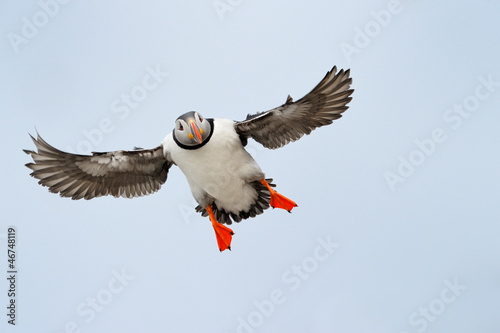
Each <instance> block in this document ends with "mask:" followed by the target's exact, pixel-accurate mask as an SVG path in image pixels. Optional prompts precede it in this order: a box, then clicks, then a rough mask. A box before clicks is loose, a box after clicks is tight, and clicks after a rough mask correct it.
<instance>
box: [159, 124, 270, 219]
mask: <svg viewBox="0 0 500 333" xmlns="http://www.w3.org/2000/svg"><path fill="white" fill-rule="evenodd" d="M164 147H165V148H166V150H167V151H168V152H169V153H170V157H171V159H172V160H173V161H174V163H175V164H176V165H177V166H178V167H179V168H180V169H181V171H182V172H183V173H184V175H185V176H186V178H187V180H188V182H189V185H190V187H191V192H192V193H193V196H194V198H195V200H196V201H197V202H198V203H199V204H200V205H201V206H202V207H204V206H206V205H207V204H208V203H209V200H210V201H211V199H212V198H213V199H215V203H216V205H217V206H218V207H220V208H223V209H225V210H226V211H228V212H233V213H235V214H237V213H238V212H239V211H242V210H243V211H247V210H248V209H249V208H250V206H251V204H252V203H254V202H255V200H256V199H257V192H256V191H255V189H254V188H253V187H252V186H251V185H249V184H248V183H249V182H252V181H256V180H261V179H263V178H264V173H263V172H262V170H261V169H260V167H259V165H258V164H257V163H256V162H255V160H254V159H253V158H252V157H251V156H250V154H248V152H247V151H246V150H245V149H244V148H243V146H242V145H241V142H240V139H239V137H238V134H237V133H236V131H235V130H234V126H233V121H231V120H227V119H214V133H213V134H212V137H211V139H210V141H209V142H208V143H207V144H206V145H204V146H203V147H201V148H198V149H194V150H187V149H182V148H180V147H179V146H177V144H176V143H175V142H174V140H173V138H172V134H169V135H168V136H167V137H166V138H165V140H164ZM207 194H208V196H210V197H207Z"/></svg>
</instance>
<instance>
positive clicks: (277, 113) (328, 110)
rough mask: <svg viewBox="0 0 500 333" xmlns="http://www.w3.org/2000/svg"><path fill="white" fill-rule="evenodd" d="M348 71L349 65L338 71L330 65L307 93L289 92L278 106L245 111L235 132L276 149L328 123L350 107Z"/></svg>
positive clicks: (351, 90) (351, 91) (236, 125)
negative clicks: (294, 95)
mask: <svg viewBox="0 0 500 333" xmlns="http://www.w3.org/2000/svg"><path fill="white" fill-rule="evenodd" d="M349 74H350V70H349V69H348V70H346V71H344V70H343V69H341V70H340V71H339V72H338V73H337V67H333V69H332V70H331V71H329V72H328V73H327V74H326V75H325V77H324V78H323V80H322V81H321V82H320V83H319V84H318V85H317V86H316V87H314V89H313V90H311V92H310V93H308V94H307V95H305V96H304V97H302V98H301V99H299V100H298V101H296V102H293V100H292V98H291V97H290V96H288V98H287V100H286V103H285V104H283V105H281V106H279V107H277V108H274V109H271V110H269V111H265V112H260V113H257V114H254V115H248V116H247V119H246V120H243V121H239V122H236V123H235V128H236V132H237V133H238V134H239V135H240V136H241V137H242V138H244V139H247V138H250V137H251V138H253V139H254V140H255V141H257V142H259V143H261V144H262V145H263V146H264V147H266V148H270V149H276V148H280V147H283V146H284V145H286V144H288V143H289V142H293V141H296V140H298V139H300V138H301V137H302V136H303V135H304V134H306V135H307V134H310V133H311V131H313V130H314V129H315V128H318V127H321V126H325V125H329V124H331V123H332V122H333V121H334V120H336V119H338V118H340V117H342V113H343V112H344V111H346V110H347V109H348V108H349V107H348V106H347V104H348V103H349V102H350V101H351V99H352V97H350V96H351V94H352V93H353V91H354V89H349V87H350V85H351V83H352V78H350V77H349ZM242 141H243V140H242Z"/></svg>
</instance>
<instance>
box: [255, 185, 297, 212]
mask: <svg viewBox="0 0 500 333" xmlns="http://www.w3.org/2000/svg"><path fill="white" fill-rule="evenodd" d="M260 182H261V183H262V185H264V186H265V187H267V189H268V190H269V192H270V193H271V202H270V205H271V207H273V208H281V209H285V210H286V211H288V212H289V213H291V212H292V209H293V208H294V207H297V204H296V203H295V201H293V200H290V199H288V198H287V197H285V196H284V195H281V194H279V193H278V192H276V191H275V190H273V189H272V188H271V186H269V184H268V183H267V181H266V180H265V179H262V180H261V181H260Z"/></svg>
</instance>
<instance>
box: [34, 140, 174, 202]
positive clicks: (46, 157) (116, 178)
mask: <svg viewBox="0 0 500 333" xmlns="http://www.w3.org/2000/svg"><path fill="white" fill-rule="evenodd" d="M30 136H31V135H30ZM31 138H32V139H33V142H34V143H35V145H36V148H37V150H38V151H37V152H34V151H31V150H24V152H25V153H26V154H29V155H31V157H32V158H33V161H34V163H28V164H26V166H27V167H28V168H30V169H31V170H33V172H32V173H31V176H33V177H35V178H37V179H40V181H39V182H38V183H39V184H41V185H43V186H47V187H48V188H49V191H50V192H53V193H59V194H60V195H61V196H62V197H70V198H71V199H74V200H78V199H82V198H84V199H92V198H96V197H100V196H104V195H112V196H114V197H126V198H132V197H137V196H143V195H148V194H150V193H153V192H156V191H158V190H159V189H160V186H161V185H162V184H163V183H165V181H166V180H167V174H168V169H169V168H170V167H171V166H172V164H173V162H172V161H171V160H169V158H168V156H165V155H166V154H164V152H163V147H162V146H158V147H156V148H154V149H143V150H133V151H124V150H120V151H115V152H109V153H92V155H76V154H70V153H66V152H63V151H60V150H58V149H56V148H54V147H52V146H51V145H49V144H48V143H47V142H45V140H43V139H42V138H41V137H40V135H37V138H36V139H35V138H34V137H33V136H31Z"/></svg>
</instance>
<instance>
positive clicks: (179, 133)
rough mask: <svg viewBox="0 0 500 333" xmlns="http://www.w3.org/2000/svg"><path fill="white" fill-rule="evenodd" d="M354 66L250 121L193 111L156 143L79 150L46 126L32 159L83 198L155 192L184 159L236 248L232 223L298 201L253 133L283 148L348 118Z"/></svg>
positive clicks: (46, 180) (206, 212)
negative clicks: (62, 144) (259, 157)
mask: <svg viewBox="0 0 500 333" xmlns="http://www.w3.org/2000/svg"><path fill="white" fill-rule="evenodd" d="M349 71H350V70H346V71H344V70H343V69H342V70H340V71H338V72H337V68H336V67H333V69H332V70H330V71H329V72H328V73H327V74H326V76H325V77H324V78H323V80H322V81H321V82H320V83H319V84H318V85H317V86H316V87H315V88H314V89H313V90H312V91H311V92H309V93H308V94H307V95H305V96H304V97H302V98H301V99H299V100H297V101H296V102H294V101H293V99H292V98H291V97H290V95H289V96H288V97H287V99H286V102H285V103H284V104H283V105H281V106H278V107H276V108H274V109H271V110H269V111H265V112H260V113H256V114H254V115H248V116H247V117H246V119H245V120H243V121H233V120H229V119H219V118H205V117H203V116H202V115H201V114H200V113H199V112H195V111H191V112H187V113H185V114H183V115H181V116H180V117H178V118H177V119H176V121H175V128H174V129H173V131H172V132H171V133H169V134H168V135H167V136H166V137H165V139H164V140H163V142H162V143H161V144H160V145H159V146H158V147H156V148H153V149H135V150H130V151H126V150H119V151H114V152H102V153H100V152H93V153H92V155H77V154H71V153H67V152H64V151H61V150H59V149H56V148H54V147H52V146H51V145H49V144H48V143H47V142H46V141H45V140H43V139H42V138H41V137H40V135H39V134H38V133H37V138H36V139H35V138H34V137H33V136H31V135H30V136H31V138H32V139H33V142H34V143H35V146H36V149H37V151H36V152H35V151H32V150H24V152H25V153H27V154H29V155H31V157H32V158H33V161H34V163H27V164H26V166H27V167H28V168H29V169H31V170H32V173H31V176H33V177H35V178H37V179H39V182H38V183H39V184H41V185H43V186H47V187H48V188H49V191H50V192H53V193H59V195H60V196H62V197H69V198H71V199H74V200H78V199H92V198H96V197H101V196H105V195H112V196H114V197H125V198H133V197H139V196H144V195H148V194H151V193H154V192H156V191H158V190H159V189H160V187H161V186H162V185H163V184H164V183H165V181H166V180H167V175H168V171H169V169H170V167H172V165H176V166H178V167H179V168H180V169H181V171H182V172H183V173H184V175H185V176H186V178H187V181H188V183H189V186H190V188H191V192H192V195H193V197H194V199H195V200H196V202H197V203H198V206H197V207H196V208H195V209H196V211H197V212H199V213H201V215H202V216H205V217H206V216H208V217H209V219H210V221H211V222H212V226H213V228H214V230H215V235H216V239H217V245H218V247H219V250H220V251H224V250H226V249H229V250H230V249H231V241H232V235H233V231H232V230H231V229H230V228H228V227H227V226H225V224H226V225H230V224H231V223H232V222H233V221H234V222H240V221H241V220H244V219H247V218H249V217H255V216H256V215H259V214H262V213H263V212H264V210H266V209H267V208H269V206H271V207H273V208H282V209H285V210H287V211H288V212H291V210H292V209H293V208H294V207H296V206H297V204H296V203H295V202H294V201H293V200H290V199H288V198H287V197H285V196H283V195H282V194H279V193H278V192H276V191H275V190H274V187H275V186H276V185H275V184H273V182H272V179H270V178H266V176H265V174H264V172H263V171H262V169H261V168H260V167H259V165H258V164H257V162H256V161H255V160H254V159H253V158H252V156H251V155H250V154H249V153H248V152H247V151H246V150H245V146H246V144H247V142H248V139H250V138H252V139H254V140H255V141H257V142H259V143H260V144H262V145H263V146H264V147H266V148H269V149H276V148H280V147H283V146H284V145H286V144H288V143H289V142H293V141H296V140H298V139H300V138H301V137H302V136H303V135H304V134H310V133H311V131H312V130H314V129H315V128H317V127H321V126H325V125H329V124H331V123H332V122H333V121H334V120H335V119H338V118H340V117H341V116H342V113H343V112H344V111H346V110H347V109H348V106H347V104H348V103H349V102H350V101H351V99H352V97H350V96H351V94H352V93H353V91H354V90H353V89H350V85H351V83H352V78H350V77H349Z"/></svg>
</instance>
